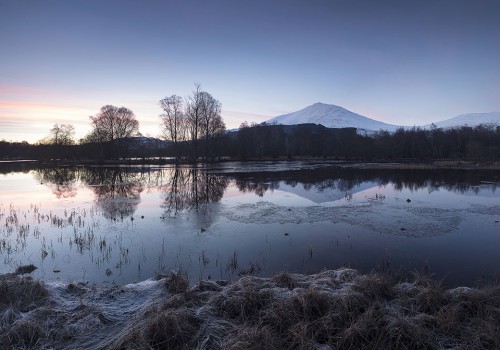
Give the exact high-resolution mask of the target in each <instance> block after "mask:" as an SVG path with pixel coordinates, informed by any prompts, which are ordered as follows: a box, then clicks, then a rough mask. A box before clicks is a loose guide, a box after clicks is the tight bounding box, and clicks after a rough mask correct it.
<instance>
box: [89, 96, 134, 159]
mask: <svg viewBox="0 0 500 350" xmlns="http://www.w3.org/2000/svg"><path fill="white" fill-rule="evenodd" d="M90 121H91V125H92V128H93V129H92V131H91V133H90V135H89V136H88V137H87V139H88V140H90V141H92V142H97V143H101V144H102V143H104V142H109V144H110V147H111V149H112V155H113V156H114V155H115V154H114V146H115V145H114V143H115V141H116V140H118V146H119V150H120V151H124V146H126V142H125V138H127V137H132V136H137V135H140V134H139V122H138V121H137V119H135V115H134V112H132V111H131V110H130V109H128V108H125V107H115V106H112V105H106V106H104V107H102V108H101V111H100V112H99V113H98V114H96V115H95V116H90Z"/></svg>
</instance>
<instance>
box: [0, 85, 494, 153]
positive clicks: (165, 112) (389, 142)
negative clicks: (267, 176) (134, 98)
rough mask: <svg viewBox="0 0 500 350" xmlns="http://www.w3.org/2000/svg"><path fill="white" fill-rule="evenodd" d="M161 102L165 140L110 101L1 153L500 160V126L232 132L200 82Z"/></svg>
mask: <svg viewBox="0 0 500 350" xmlns="http://www.w3.org/2000/svg"><path fill="white" fill-rule="evenodd" d="M158 104H159V107H160V108H161V110H162V113H161V114H160V115H159V117H160V125H161V132H162V137H161V139H157V138H138V136H141V134H140V132H139V122H138V121H137V119H136V117H135V114H134V113H133V112H132V111H131V110H130V109H128V108H126V107H116V106H113V105H106V106H103V107H102V108H101V109H100V111H99V113H97V114H96V115H94V116H91V117H89V119H90V123H91V126H92V130H91V132H90V133H89V134H88V135H86V136H85V137H84V138H82V139H81V140H79V142H76V140H75V138H74V134H75V130H74V127H73V126H72V125H70V124H55V125H54V126H53V127H52V128H51V129H50V132H49V136H47V137H46V138H44V139H43V140H40V141H39V142H38V143H37V144H35V145H32V144H29V143H27V142H7V141H0V159H34V160H39V159H68V160H76V161H78V160H90V161H96V160H97V161H103V160H106V159H120V158H121V159H125V158H151V157H160V158H165V157H169V158H170V159H173V160H175V161H176V162H181V161H182V162H193V161H199V160H204V161H211V160H220V159H224V158H228V159H240V160H259V159H296V158H311V157H313V158H330V159H345V160H350V159H352V160H392V159H421V160H425V159H445V158H446V159H450V158H453V159H472V160H487V159H500V126H493V125H480V126H477V127H470V126H462V127H457V128H450V129H442V128H437V127H435V126H432V127H431V128H430V129H422V128H418V127H414V128H406V129H405V128H400V129H398V130H397V131H395V132H388V131H379V132H376V133H373V134H370V135H367V134H360V133H358V132H357V130H356V129H355V128H341V129H334V128H326V127H324V126H322V125H316V124H300V125H269V124H266V123H262V124H255V123H253V124H250V125H249V124H248V123H246V122H245V123H243V124H242V125H241V126H240V128H239V129H238V130H237V131H232V132H226V127H225V124H224V121H223V119H222V116H221V109H222V105H221V103H220V102H219V101H218V100H217V99H215V98H214V97H213V96H212V95H211V94H210V93H208V92H206V91H204V90H202V89H201V86H200V85H198V84H196V85H195V89H194V90H193V92H192V94H191V95H190V96H188V97H186V98H182V97H180V96H177V95H175V94H174V95H171V96H167V97H165V98H163V99H161V100H160V101H159V102H158Z"/></svg>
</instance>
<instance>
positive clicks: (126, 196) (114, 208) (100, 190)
mask: <svg viewBox="0 0 500 350" xmlns="http://www.w3.org/2000/svg"><path fill="white" fill-rule="evenodd" d="M81 180H82V182H84V183H85V184H86V185H87V186H88V187H89V188H90V189H92V191H93V192H94V193H95V195H96V201H97V205H98V207H99V208H101V209H102V211H103V215H104V217H105V218H107V219H110V220H117V219H121V220H123V218H124V217H127V216H132V215H133V214H134V213H135V211H136V209H137V206H138V205H139V203H140V201H141V192H142V191H143V190H144V183H143V178H142V176H141V173H139V172H136V171H124V169H123V168H120V167H116V168H98V169H91V168H86V169H84V170H83V171H82V174H81Z"/></svg>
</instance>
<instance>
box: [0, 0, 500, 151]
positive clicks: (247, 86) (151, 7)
mask: <svg viewBox="0 0 500 350" xmlns="http://www.w3.org/2000/svg"><path fill="white" fill-rule="evenodd" d="M196 83H199V84H201V87H202V89H203V90H205V91H207V92H209V93H210V94H211V95H212V96H214V97H215V98H216V99H218V100H219V101H220V102H221V103H222V116H223V118H224V121H225V122H226V125H227V127H228V128H237V127H238V126H239V125H240V124H241V123H242V122H243V121H248V122H252V121H253V122H262V121H265V120H268V119H270V118H272V117H275V116H277V115H281V114H285V113H290V112H294V111H297V110H299V109H302V108H304V107H306V106H308V105H311V104H313V103H315V102H323V103H329V104H335V105H338V106H342V107H344V108H347V109H349V110H351V111H353V112H356V113H359V114H362V115H364V116H367V117H370V118H373V119H376V120H380V121H383V122H386V123H390V124H396V125H424V124H429V123H431V122H436V121H440V120H444V119H448V118H451V117H454V116H456V115H459V114H463V113H470V112H492V111H500V1H496V0H488V1H486V0H474V1H472V0H470V1H464V0H398V1H395V0H392V1H389V0H378V1H373V0H301V1H299V0H238V1H235V0H200V1H193V0H182V1H181V0H179V1H168V0H164V1H156V0H142V1H141V0H136V1H133V0H71V1H67V0H60V1H54V0H0V140H2V139H4V140H7V141H22V140H26V141H28V142H30V143H32V142H36V141H38V140H40V139H42V138H43V137H45V136H47V135H48V134H49V130H50V128H51V127H52V125H53V124H56V123H57V124H68V123H70V124H73V125H74V127H75V130H76V137H77V138H80V137H83V136H84V135H85V134H86V133H88V132H89V131H90V123H89V116H91V115H95V114H97V113H98V112H99V109H100V108H101V107H102V106H104V105H107V104H112V105H115V106H124V107H127V108H129V109H131V110H132V111H133V112H134V113H135V115H136V118H137V120H138V121H139V124H140V131H141V133H142V134H143V135H147V136H158V135H159V134H160V133H161V131H160V118H159V114H161V112H162V111H161V109H160V107H159V105H158V101H159V100H160V99H162V98H164V97H166V96H170V95H173V94H176V95H179V96H183V97H186V96H189V95H190V94H191V93H192V91H193V90H194V86H195V84H196Z"/></svg>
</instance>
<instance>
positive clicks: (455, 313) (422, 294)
mask: <svg viewBox="0 0 500 350" xmlns="http://www.w3.org/2000/svg"><path fill="white" fill-rule="evenodd" d="M16 279H17V280H16V281H17V282H16V283H15V284H14V285H12V286H10V285H9V286H8V287H5V284H2V287H1V288H2V289H0V291H1V293H4V294H0V295H4V296H6V298H7V299H3V298H2V299H0V300H2V302H3V303H4V304H2V305H3V309H2V313H3V316H2V318H0V330H1V331H0V344H2V346H4V345H3V344H6V345H5V346H6V347H7V348H43V347H55V348H57V347H58V344H61V342H62V341H64V346H67V347H71V344H72V343H71V342H72V341H73V340H72V338H71V334H70V333H68V332H66V333H64V332H62V330H61V329H60V328H61V325H62V324H64V325H67V324H70V325H71V324H73V323H77V322H81V320H82V319H85V317H88V316H92V317H93V318H94V319H96V318H97V319H99V320H100V321H99V322H98V324H97V325H96V326H95V327H102V325H110V324H111V325H113V322H112V321H110V320H108V319H107V318H106V315H105V314H104V312H102V311H100V310H97V309H94V308H92V307H79V308H78V309H77V310H74V312H73V314H69V315H68V314H65V315H64V316H60V315H59V314H58V313H57V312H53V311H50V308H49V307H48V306H47V301H46V300H47V292H46V291H45V292H43V285H41V284H36V282H33V281H30V280H22V279H19V278H18V277H16ZM165 280H166V282H165V283H166V287H167V289H168V293H167V292H166V291H165V290H163V291H162V293H163V297H162V299H155V300H156V301H155V302H154V303H152V304H149V306H148V307H147V308H145V309H143V310H140V311H138V312H137V313H136V314H134V315H130V319H129V321H128V322H127V323H126V324H123V325H120V327H121V328H120V327H119V328H116V330H117V332H115V334H114V335H113V337H114V338H113V342H112V343H111V344H110V343H103V344H105V345H103V344H101V347H106V348H108V347H109V348H116V349H238V350H239V349H241V350H243V349H320V348H325V349H326V348H332V349H442V348H457V349H458V348H464V349H500V286H494V287H485V288H481V289H470V288H457V289H454V290H445V289H444V288H442V286H441V284H440V283H439V282H438V281H434V280H432V279H429V278H425V277H422V276H419V275H416V276H414V278H413V279H412V280H411V281H408V282H397V281H393V280H391V279H390V278H389V277H388V276H387V275H383V274H377V273H371V274H367V275H359V274H357V273H356V272H355V271H353V270H347V269H344V270H338V271H324V272H322V273H319V274H316V275H311V276H304V275H298V274H288V273H283V274H279V275H276V276H274V277H273V278H270V279H269V278H257V277H252V276H248V277H244V278H242V279H240V280H239V281H237V282H234V283H231V284H229V285H227V286H222V285H219V284H217V283H215V282H210V281H206V282H200V283H199V284H198V285H196V286H194V287H192V288H188V287H187V286H186V283H187V278H186V276H185V275H181V274H171V275H169V276H167V277H166V278H165ZM5 283H7V282H5ZM6 288H10V289H9V290H10V291H11V292H9V293H6V292H5V290H6ZM12 288H14V289H12ZM17 288H26V289H27V291H28V293H27V295H30V293H31V297H27V298H28V299H30V300H42V301H43V302H39V303H37V302H32V303H28V304H29V305H30V306H29V307H27V308H26V309H25V310H28V311H29V314H30V316H29V317H26V318H25V320H24V321H21V318H20V316H19V309H17V307H18V306H17V305H18V304H15V303H12V302H8V303H5V302H4V300H8V298H9V296H8V295H11V294H10V293H12V290H15V291H16V293H17V294H21V289H17ZM30 291H31V292H30ZM68 295H69V296H72V295H73V294H71V293H69V292H68ZM11 298H12V297H11ZM11 301H13V299H11ZM26 303H27V302H26V301H24V302H23V303H21V305H23V304H24V305H26ZM44 305H45V306H44ZM99 325H100V326H99ZM57 327H59V329H58V328H57ZM65 327H66V326H65ZM116 327H118V325H117V326H116ZM62 328H64V327H62ZM66 329H70V328H66ZM57 330H58V331H59V333H57ZM61 332H62V333H61ZM90 332H91V330H90ZM61 334H63V335H64V338H63V335H61ZM110 336H111V335H110ZM2 346H0V348H2ZM97 347H99V346H97Z"/></svg>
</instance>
